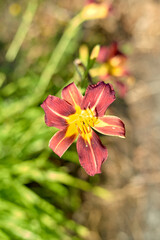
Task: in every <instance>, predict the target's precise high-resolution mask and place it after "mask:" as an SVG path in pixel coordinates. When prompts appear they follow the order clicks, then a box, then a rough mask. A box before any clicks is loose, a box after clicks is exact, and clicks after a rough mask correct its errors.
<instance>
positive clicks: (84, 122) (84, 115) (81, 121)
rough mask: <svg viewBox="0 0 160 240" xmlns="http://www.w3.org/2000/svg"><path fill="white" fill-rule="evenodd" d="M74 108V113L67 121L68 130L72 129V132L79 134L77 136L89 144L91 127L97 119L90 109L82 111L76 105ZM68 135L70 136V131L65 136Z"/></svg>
mask: <svg viewBox="0 0 160 240" xmlns="http://www.w3.org/2000/svg"><path fill="white" fill-rule="evenodd" d="M75 108H76V112H75V113H74V114H72V115H70V116H69V117H68V119H67V122H68V124H69V128H70V129H72V130H73V132H79V134H80V135H81V136H82V137H83V138H84V139H85V140H86V141H87V142H88V143H90V138H91V136H92V133H91V127H94V124H95V123H96V121H97V117H96V115H95V113H94V112H93V111H92V110H91V109H90V108H87V109H86V110H82V109H81V108H80V107H79V106H78V105H76V107H75ZM68 134H69V135H70V131H69V132H66V136H68Z"/></svg>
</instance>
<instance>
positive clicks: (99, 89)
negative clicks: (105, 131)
mask: <svg viewBox="0 0 160 240" xmlns="http://www.w3.org/2000/svg"><path fill="white" fill-rule="evenodd" d="M114 100H115V92H114V90H113V88H112V85H110V84H109V83H108V84H105V83H104V82H98V83H97V84H95V85H89V86H88V88H87V90H86V93H85V96H84V98H83V101H82V105H81V108H82V109H86V108H90V109H92V110H95V111H96V112H97V115H98V117H101V116H103V115H104V114H105V111H106V109H107V108H108V106H109V105H110V104H111V103H112V102H113V101H114Z"/></svg>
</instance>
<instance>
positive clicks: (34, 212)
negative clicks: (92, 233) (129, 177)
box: [0, 1, 112, 240]
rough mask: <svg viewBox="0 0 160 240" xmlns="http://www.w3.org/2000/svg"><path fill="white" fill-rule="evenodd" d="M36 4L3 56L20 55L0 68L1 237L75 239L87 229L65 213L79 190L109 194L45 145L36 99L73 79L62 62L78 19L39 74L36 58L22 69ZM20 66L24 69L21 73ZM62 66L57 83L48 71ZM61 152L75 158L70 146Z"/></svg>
mask: <svg viewBox="0 0 160 240" xmlns="http://www.w3.org/2000/svg"><path fill="white" fill-rule="evenodd" d="M37 7H38V1H30V2H29V5H28V7H27V10H26V12H25V13H24V16H23V17H22V22H21V24H20V27H19V29H18V30H17V33H16V35H15V38H14V39H13V41H12V43H11V44H10V47H9V50H8V52H7V55H6V59H7V60H9V61H12V60H14V58H16V55H17V53H18V51H21V55H20V56H18V57H17V59H18V60H17V59H16V61H15V62H14V66H12V65H11V63H9V62H6V60H4V61H3V65H2V67H1V69H0V71H1V72H0V85H1V86H2V88H1V89H0V106H1V108H0V116H1V117H0V124H1V125H0V239H2V240H56V239H57V240H59V239H63V240H67V239H68V240H69V239H75V240H78V239H82V238H84V237H85V236H86V235H87V233H88V230H87V229H86V228H85V227H83V226H81V225H79V224H78V223H75V222H74V221H73V220H71V219H69V218H67V214H69V215H71V214H72V213H73V212H74V211H75V210H76V209H77V208H78V207H79V206H80V204H81V198H80V191H91V192H93V193H94V194H95V195H97V196H100V197H105V198H106V197H112V196H111V195H110V193H108V192H107V191H105V190H103V189H101V188H99V187H94V186H92V185H91V184H89V183H88V182H86V181H83V180H81V179H78V178H75V177H73V176H71V175H70V174H68V171H69V169H68V168H67V166H63V164H56V162H57V161H59V160H57V159H58V157H57V156H56V155H55V154H54V153H53V152H51V150H50V149H49V148H48V141H49V139H50V138H51V137H52V136H53V134H54V133H55V132H56V129H54V128H48V127H47V126H46V125H45V123H44V112H43V110H42V109H41V108H40V104H41V103H42V102H43V101H44V99H45V97H46V96H47V95H48V94H57V96H59V95H60V92H61V89H62V88H63V87H64V86H65V85H67V84H68V83H69V82H71V81H72V79H70V78H69V75H70V73H68V72H67V66H66V65H64V64H66V62H67V61H68V60H69V59H70V57H71V56H72V55H73V53H74V52H75V51H77V45H76V44H72V47H70V43H71V40H72V41H73V39H74V38H75V37H77V36H78V37H80V35H79V34H80V26H79V25H80V22H78V21H77V18H74V19H73V20H71V22H70V24H69V27H68V28H67V30H66V31H65V32H64V34H63V36H62V38H61V40H60V42H59V43H57V47H56V48H55V49H54V50H53V52H52V54H51V57H50V58H49V59H48V58H47V57H46V59H43V64H44V65H45V68H44V70H43V71H42V73H41V74H40V76H39V74H38V72H36V69H40V67H41V61H38V60H37V61H36V62H34V64H33V68H31V69H28V70H27V71H26V72H25V67H26V65H25V54H24V52H23V50H21V49H20V48H21V44H22V42H23V40H24V38H25V35H26V34H27V31H28V29H29V27H30V24H31V21H32V19H33V17H34V14H35V13H36V9H37ZM29 13H31V15H30V14H29ZM27 17H28V18H29V19H27ZM72 43H73V42H72ZM42 58H43V56H42ZM62 60H63V61H62ZM19 65H20V66H19ZM11 66H12V67H11ZM35 66H36V67H35ZM20 68H21V72H22V73H23V72H25V74H24V75H23V76H21V74H20V73H19V69H20ZM7 69H9V70H7ZM61 71H65V72H66V73H65V74H66V79H64V80H61V81H60V83H58V80H57V77H56V76H55V78H53V79H52V78H51V77H52V76H53V74H55V73H57V72H58V73H60V72H61ZM60 75H61V74H60ZM67 76H68V77H67ZM51 79H52V83H51V84H50V81H51ZM63 158H64V159H65V160H66V162H67V161H69V162H74V164H79V163H78V156H77V153H76V152H75V148H73V149H72V150H71V149H70V150H68V151H67V152H66V153H65V155H64V157H63Z"/></svg>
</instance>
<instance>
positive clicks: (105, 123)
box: [94, 116, 125, 138]
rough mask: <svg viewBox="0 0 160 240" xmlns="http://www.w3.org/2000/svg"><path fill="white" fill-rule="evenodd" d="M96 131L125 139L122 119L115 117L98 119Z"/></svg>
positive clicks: (95, 126)
mask: <svg viewBox="0 0 160 240" xmlns="http://www.w3.org/2000/svg"><path fill="white" fill-rule="evenodd" d="M94 129H95V130H96V131H98V132H100V133H102V134H105V135H111V136H118V137H122V138H123V137H125V126H124V123H123V122H122V121H121V119H120V118H118V117H115V116H104V117H100V118H98V121H97V122H96V123H95V125H94Z"/></svg>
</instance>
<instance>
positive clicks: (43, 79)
mask: <svg viewBox="0 0 160 240" xmlns="http://www.w3.org/2000/svg"><path fill="white" fill-rule="evenodd" d="M82 22H83V19H82V18H81V17H80V15H77V16H76V17H74V18H73V19H72V20H71V22H70V24H69V26H68V28H67V29H66V30H65V32H64V34H63V36H62V37H61V39H60V41H59V43H58V44H57V46H56V48H55V49H54V50H53V52H52V55H51V57H50V59H49V61H48V63H47V65H46V67H45V69H44V70H43V72H42V74H41V76H40V80H39V83H38V86H37V88H36V93H39V94H40V96H42V95H43V94H44V92H45V90H46V88H47V86H48V84H49V82H50V80H51V77H52V75H53V74H55V73H56V72H57V70H58V65H59V64H60V62H61V60H62V58H63V57H64V53H65V51H66V50H67V48H68V46H69V44H70V43H71V41H72V39H73V38H74V36H75V35H76V34H77V32H78V30H79V26H80V24H81V23H82Z"/></svg>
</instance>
